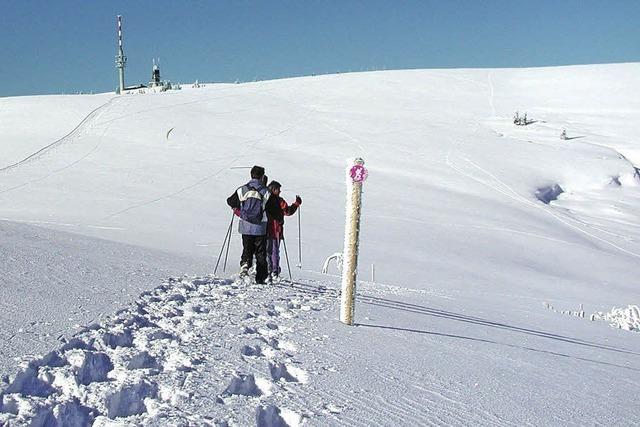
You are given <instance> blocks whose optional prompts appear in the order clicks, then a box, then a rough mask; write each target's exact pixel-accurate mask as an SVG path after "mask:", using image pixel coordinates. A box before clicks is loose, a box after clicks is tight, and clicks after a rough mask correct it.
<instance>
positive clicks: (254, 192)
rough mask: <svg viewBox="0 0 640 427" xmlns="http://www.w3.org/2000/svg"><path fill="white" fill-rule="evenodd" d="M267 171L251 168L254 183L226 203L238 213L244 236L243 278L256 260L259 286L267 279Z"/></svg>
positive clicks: (241, 269)
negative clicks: (265, 181)
mask: <svg viewBox="0 0 640 427" xmlns="http://www.w3.org/2000/svg"><path fill="white" fill-rule="evenodd" d="M263 177H264V168H263V167H262V166H254V167H252V168H251V181H249V182H248V183H247V184H245V185H243V186H242V187H240V188H238V189H237V190H236V191H235V192H234V193H233V194H232V195H231V196H229V197H228V198H227V204H228V205H229V206H230V207H231V209H233V210H234V212H235V213H236V214H239V216H240V221H239V225H238V232H239V233H240V234H242V256H241V257H240V276H241V277H244V276H246V275H247V274H248V272H249V268H251V266H252V264H253V256H254V255H255V257H256V283H264V281H265V279H266V278H267V275H268V271H267V259H266V257H267V253H266V234H267V215H266V211H265V206H266V203H267V201H268V200H269V190H267V188H266V187H265V185H264V184H263V182H262V179H263Z"/></svg>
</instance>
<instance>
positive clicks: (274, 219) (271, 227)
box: [265, 181, 302, 282]
mask: <svg viewBox="0 0 640 427" xmlns="http://www.w3.org/2000/svg"><path fill="white" fill-rule="evenodd" d="M280 187H281V185H280V183H279V182H278V181H271V183H269V186H268V189H269V192H270V193H271V194H270V195H269V200H267V204H266V208H265V209H266V211H267V219H268V226H267V265H268V269H269V277H268V278H267V281H269V282H277V281H278V280H279V275H280V241H281V240H283V239H284V217H285V216H290V215H293V214H294V213H296V211H297V210H298V207H299V206H300V205H301V204H302V198H301V197H300V196H296V201H295V202H294V203H292V204H291V206H289V205H288V204H287V202H286V201H285V200H284V199H283V198H282V197H280Z"/></svg>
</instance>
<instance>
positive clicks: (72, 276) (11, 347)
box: [0, 221, 204, 374]
mask: <svg viewBox="0 0 640 427" xmlns="http://www.w3.org/2000/svg"><path fill="white" fill-rule="evenodd" d="M0 235H1V236H2V239H0V260H1V262H0V291H1V295H2V298H1V299H0V372H2V373H3V374H9V373H11V374H13V373H15V372H16V371H17V369H18V364H16V363H15V359H21V358H22V357H25V356H28V355H33V354H41V353H46V352H48V351H49V350H50V349H51V348H53V347H55V346H56V345H57V344H59V342H58V338H60V337H64V336H70V335H71V334H72V333H74V332H77V331H78V330H79V329H80V328H82V327H83V326H85V325H88V324H90V323H94V322H98V321H100V320H101V319H102V318H103V317H106V316H108V315H111V314H113V312H114V311H116V310H118V309H121V308H123V307H126V305H127V304H130V303H132V302H133V301H135V300H136V298H137V297H138V295H139V294H140V292H142V291H144V290H148V289H151V288H154V287H156V286H157V281H158V280H160V279H161V278H162V277H168V276H171V275H175V274H179V273H181V272H184V271H191V270H195V271H203V266H204V262H202V261H200V262H197V260H194V259H189V258H185V257H177V256H176V255H174V254H166V253H161V252H159V251H155V250H150V249H144V248H138V247H134V246H130V245H123V244H119V243H115V242H108V241H103V240H99V239H95V238H90V237H84V236H79V235H77V234H71V233H65V232H61V231H55V230H48V229H45V228H40V227H34V226H31V225H27V224H15V223H9V222H6V221H0Z"/></svg>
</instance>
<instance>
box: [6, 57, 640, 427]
mask: <svg viewBox="0 0 640 427" xmlns="http://www.w3.org/2000/svg"><path fill="white" fill-rule="evenodd" d="M516 110H517V111H519V112H520V113H521V114H522V113H524V112H526V113H527V116H528V118H529V119H530V120H533V121H534V122H533V123H531V124H529V125H528V126H514V125H513V123H512V116H513V114H514V113H515V111H516ZM562 129H566V130H567V135H568V137H569V139H568V140H561V139H560V133H561V131H562ZM0 131H1V132H0V153H1V154H2V155H0V218H1V219H4V220H6V222H1V223H0V232H2V236H3V241H2V244H0V254H1V255H2V257H3V258H2V272H1V274H2V275H1V276H0V286H2V288H1V290H2V300H1V301H0V306H1V307H2V308H3V313H2V316H1V317H0V320H2V322H0V339H1V342H0V352H1V353H0V369H2V372H3V373H5V374H7V375H5V376H4V377H2V381H0V393H1V394H2V396H1V397H0V425H1V424H3V423H4V424H8V425H23V424H24V425H29V424H30V423H33V424H32V425H47V423H53V425H55V423H57V424H59V425H89V424H91V423H93V425H97V426H102V425H130V424H134V425H136V424H137V425H167V424H169V425H176V424H177V425H180V424H182V425H190V424H191V425H259V426H278V425H363V426H365V425H366V426H369V425H442V424H455V425H523V424H535V425H558V424H571V425H585V424H604V425H629V424H633V423H634V420H637V419H639V417H640V408H639V407H638V406H637V405H636V404H635V397H634V396H635V395H636V394H637V390H638V387H639V386H640V335H638V333H637V328H634V327H628V328H625V327H618V328H612V327H610V326H609V325H607V324H606V323H605V322H591V321H589V319H588V318H583V317H577V316H562V315H561V314H559V313H558V312H557V310H561V311H563V312H565V311H566V312H573V311H578V310H579V311H580V312H582V311H584V312H586V313H598V312H607V311H608V310H610V308H611V307H621V306H622V307H625V306H633V305H635V306H637V305H638V302H639V301H638V295H640V292H639V290H638V282H637V278H638V272H639V267H638V265H640V264H639V261H640V260H639V259H638V258H640V240H639V239H640V231H639V228H638V224H639V223H640V222H639V215H640V203H639V202H640V177H639V175H638V170H637V169H636V166H639V165H640V142H639V141H638V138H639V137H640V64H636V63H631V64H615V65H588V66H573V67H554V68H539V69H491V70H481V69H478V70H411V71H384V72H371V73H354V74H337V75H326V76H314V77H305V78H297V79H286V80H277V81H267V82H255V83H247V84H236V85H229V84H209V85H206V87H203V88H197V89H195V88H186V87H185V88H184V89H183V90H182V91H174V92H165V93H158V94H155V93H154V94H135V95H125V96H120V97H116V96H113V95H111V94H101V95H91V96H89V95H77V96H40V97H23V98H20V97H17V98H0ZM355 156H358V157H362V158H364V160H365V161H366V166H367V167H368V169H369V179H368V180H367V181H366V182H365V184H364V192H363V218H362V230H361V242H360V259H359V267H360V268H359V279H361V282H359V284H358V298H357V302H356V323H357V325H356V326H354V327H348V326H345V325H342V324H341V323H339V322H338V321H337V320H336V319H337V318H338V309H339V297H338V289H339V278H338V277H336V276H332V275H320V274H319V271H320V270H321V268H322V266H323V261H324V260H325V259H326V258H327V256H329V255H331V254H334V253H335V252H336V251H340V250H341V249H342V248H341V246H342V242H343V232H344V230H343V225H344V203H345V202H344V200H345V195H344V191H345V189H344V167H345V160H346V159H347V158H351V157H355ZM254 164H261V165H263V166H265V168H266V170H267V175H269V177H270V178H271V179H276V180H278V181H280V182H281V183H282V184H283V196H284V197H285V199H287V200H288V201H292V200H293V197H294V196H295V194H300V195H301V196H302V198H303V201H304V203H303V205H302V212H301V214H302V215H301V220H302V236H301V238H302V263H303V267H302V269H298V268H295V267H294V265H295V264H297V263H298V262H299V260H298V253H297V249H298V233H297V225H298V224H297V220H298V218H296V217H290V218H287V225H286V228H287V243H288V250H289V258H290V261H291V263H292V268H293V273H294V276H295V279H296V280H295V281H294V282H293V283H288V282H287V283H279V284H276V285H272V286H262V285H256V284H255V283H250V282H244V281H241V280H237V279H236V278H235V276H230V274H229V271H230V270H235V269H236V266H237V260H238V258H239V253H240V243H239V239H238V237H237V234H236V233H234V238H233V241H232V245H231V251H230V255H229V257H230V261H229V262H230V264H231V267H228V268H227V273H225V274H222V277H214V276H213V275H211V274H210V273H213V269H214V265H215V260H216V258H217V255H218V253H219V251H220V248H221V244H222V241H223V238H224V233H225V231H226V229H227V227H228V224H229V220H230V213H229V209H228V207H227V206H226V204H225V199H226V197H228V195H229V194H231V192H233V191H234V190H235V188H237V187H238V186H239V185H242V184H243V183H245V182H246V181H247V180H248V169H247V167H250V166H252V165H254ZM34 225H37V226H39V227H34ZM40 227H45V228H40ZM69 232H71V233H73V234H70V233H69ZM73 236H75V237H73ZM283 255H284V254H283ZM205 257H208V262H207V263H206V265H203V263H202V261H201V260H202V259H203V258H205ZM371 264H375V271H376V281H375V283H374V282H370V281H368V278H369V274H370V273H369V272H370V271H371ZM54 267H55V268H54ZM283 267H284V271H285V272H286V263H285V261H284V257H283ZM109 269H111V271H108V270H109ZM170 270H171V271H174V272H175V271H176V270H177V271H180V270H181V273H170V274H172V276H171V278H169V279H167V277H168V274H169V271H170ZM334 273H335V271H334ZM87 275H88V276H87ZM218 276H220V274H218ZM87 277H90V280H88V281H87V280H86V278H87ZM114 279H115V280H114ZM362 280H364V281H362ZM143 290H146V291H144V292H143ZM141 292H143V293H142V294H140V293H141ZM134 300H136V301H135V302H134ZM87 301H90V303H89V302H87ZM551 306H553V307H556V308H557V310H555V309H554V310H549V309H548V308H549V307H551ZM629 310H631V311H630V313H631V314H633V313H636V314H637V310H636V311H635V312H634V311H633V310H632V309H631V308H630V309H629ZM616 313H617V314H616ZM624 313H625V312H622V311H621V312H619V313H618V312H615V313H613V312H612V313H611V314H615V315H618V314H619V315H620V316H618V317H621V316H625V314H624ZM636 317H637V316H636ZM627 319H630V318H629V317H627ZM634 319H635V317H634ZM30 322H33V323H32V324H31V323H30ZM25 325H26V326H25ZM625 329H628V330H625ZM38 355H39V356H38Z"/></svg>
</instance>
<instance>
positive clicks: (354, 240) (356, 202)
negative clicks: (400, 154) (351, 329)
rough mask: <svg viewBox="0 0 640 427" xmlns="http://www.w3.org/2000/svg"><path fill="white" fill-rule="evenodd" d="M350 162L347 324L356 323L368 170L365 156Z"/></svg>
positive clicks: (343, 311)
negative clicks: (361, 233)
mask: <svg viewBox="0 0 640 427" xmlns="http://www.w3.org/2000/svg"><path fill="white" fill-rule="evenodd" d="M347 165H348V166H347V206H346V208H347V212H346V221H345V230H344V250H343V268H342V296H341V302H340V321H341V322H342V323H344V324H346V325H353V316H354V312H355V296H356V275H357V272H358V245H359V243H360V242H359V236H360V212H361V209H362V183H363V182H364V180H366V179H367V175H368V172H367V169H366V168H365V167H364V160H362V159H360V158H356V159H352V160H349V161H348V163H347Z"/></svg>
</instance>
